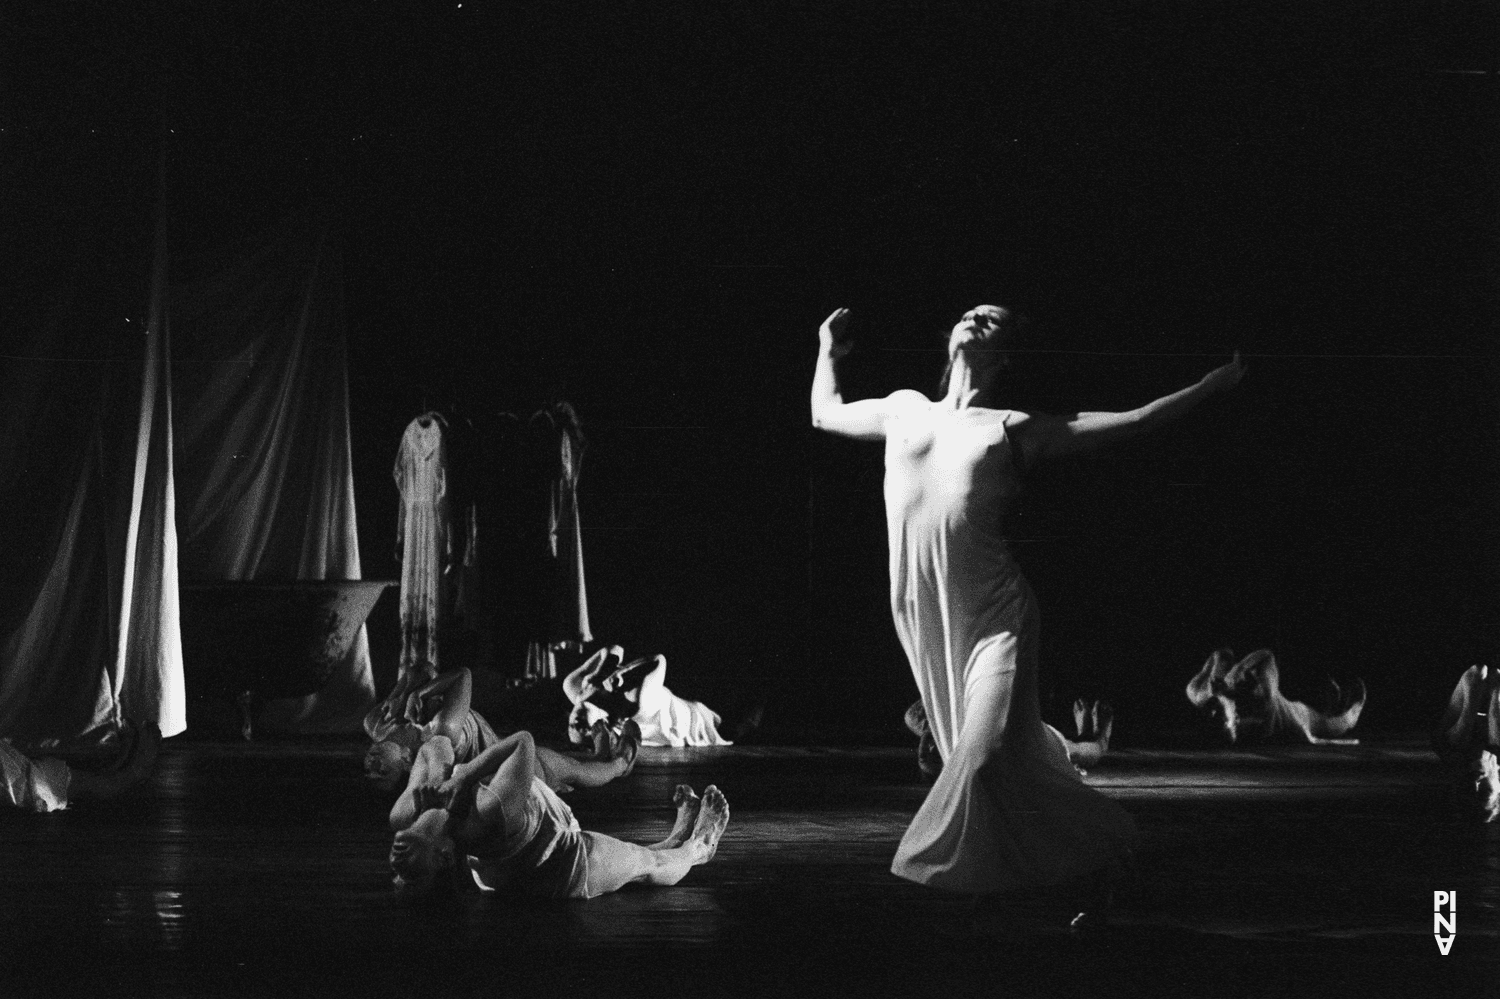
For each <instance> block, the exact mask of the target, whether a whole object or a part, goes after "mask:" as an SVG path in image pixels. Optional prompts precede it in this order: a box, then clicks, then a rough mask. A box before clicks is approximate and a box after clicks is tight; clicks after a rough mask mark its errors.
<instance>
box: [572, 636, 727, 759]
mask: <svg viewBox="0 0 1500 999" xmlns="http://www.w3.org/2000/svg"><path fill="white" fill-rule="evenodd" d="M666 680H667V657H666V656H663V655H652V656H639V657H637V658H635V659H632V660H630V661H628V662H627V661H625V650H624V649H622V648H621V647H620V646H618V645H609V646H605V647H604V648H601V649H599V650H598V651H597V652H595V653H594V654H593V655H591V656H589V657H588V659H586V660H584V662H583V664H582V665H580V666H579V667H578V668H577V669H575V670H574V671H573V672H572V673H569V674H568V676H567V677H566V678H565V679H564V680H563V693H565V694H566V695H567V697H568V700H569V701H571V702H572V704H573V710H572V713H571V714H569V716H568V738H569V739H571V740H572V741H573V742H575V743H581V742H585V741H587V740H588V739H589V738H590V733H591V732H592V731H594V729H595V728H596V727H597V726H598V725H599V723H600V722H603V723H604V724H606V725H608V726H609V727H610V728H611V729H618V728H619V727H620V726H621V725H622V724H623V723H624V722H625V721H626V720H627V719H630V720H633V721H634V722H635V723H636V725H637V726H638V727H639V728H640V732H641V745H643V746H672V747H681V746H728V745H732V743H731V742H730V741H729V740H728V739H726V738H724V737H723V736H722V735H720V734H719V728H718V726H719V724H720V722H721V721H722V719H721V718H720V717H719V713H718V712H717V711H714V710H713V709H711V708H710V707H709V706H708V705H706V704H704V703H702V702H701V701H690V700H688V699H687V698H685V697H678V696H677V695H676V694H674V693H672V691H671V690H669V689H667V686H666Z"/></svg>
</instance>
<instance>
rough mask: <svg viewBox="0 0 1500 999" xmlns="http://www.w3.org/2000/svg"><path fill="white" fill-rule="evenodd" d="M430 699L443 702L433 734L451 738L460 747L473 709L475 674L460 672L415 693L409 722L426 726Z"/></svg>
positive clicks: (411, 701) (409, 711)
mask: <svg viewBox="0 0 1500 999" xmlns="http://www.w3.org/2000/svg"><path fill="white" fill-rule="evenodd" d="M429 697H442V699H443V706H442V707H441V708H440V709H438V713H437V717H436V718H435V719H434V725H433V735H442V736H447V737H448V738H449V739H451V740H452V741H453V743H454V744H455V745H456V744H457V743H458V740H459V737H460V735H461V734H462V732H463V727H464V719H466V718H467V717H468V716H469V707H470V706H471V705H472V704H473V702H474V676H473V674H472V673H470V672H469V671H468V669H456V670H453V671H452V672H449V673H444V674H443V675H442V676H439V677H438V678H437V679H436V680H433V681H432V682H431V683H429V684H427V685H426V686H425V687H423V688H422V689H421V690H417V691H414V692H413V693H412V694H411V697H410V699H409V700H408V702H407V708H406V717H407V719H408V720H409V721H411V722H413V723H414V724H417V725H420V724H422V703H423V702H424V701H425V700H426V699H427V698H429ZM414 716H415V717H414Z"/></svg>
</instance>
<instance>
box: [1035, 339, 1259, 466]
mask: <svg viewBox="0 0 1500 999" xmlns="http://www.w3.org/2000/svg"><path fill="white" fill-rule="evenodd" d="M1244 375H1245V364H1244V362H1243V361H1241V360H1240V355H1239V353H1238V352H1236V353H1235V355H1234V359H1233V360H1232V361H1230V362H1229V363H1228V364H1225V365H1223V366H1221V367H1218V368H1215V369H1214V370H1213V371H1210V372H1209V373H1208V374H1206V375H1204V376H1203V377H1202V378H1201V379H1199V380H1198V381H1196V382H1194V383H1193V384H1192V385H1189V386H1188V387H1187V388H1185V389H1180V390H1179V391H1176V392H1173V393H1172V394H1171V395H1165V396H1162V397H1161V398H1160V399H1154V400H1152V401H1151V402H1148V403H1146V405H1144V406H1140V407H1138V408H1136V409H1131V410H1126V411H1125V412H1122V413H1074V414H1073V415H1071V416H1050V415H1047V414H1044V413H1035V414H1030V415H1026V414H1019V418H1018V419H1017V420H1016V422H1015V423H1014V424H1012V428H1011V429H1012V432H1013V434H1014V437H1015V440H1016V441H1017V442H1018V444H1019V445H1020V446H1021V449H1022V451H1023V452H1024V453H1025V458H1026V461H1027V463H1028V464H1029V463H1031V462H1034V461H1036V460H1037V459H1039V458H1056V457H1060V456H1062V455H1067V454H1074V453H1076V452H1079V451H1088V450H1092V449H1094V448H1099V447H1105V446H1108V445H1110V444H1114V443H1117V442H1119V441H1122V440H1126V439H1128V438H1131V437H1135V436H1137V435H1139V434H1143V433H1149V432H1150V431H1153V430H1156V429H1158V428H1160V427H1163V426H1166V425H1167V424H1168V423H1171V422H1173V421H1175V420H1178V419H1181V418H1182V417H1183V416H1186V415H1187V413H1188V412H1189V411H1190V410H1191V409H1192V408H1193V407H1194V406H1196V405H1198V404H1199V403H1200V402H1202V401H1203V400H1204V399H1207V398H1208V397H1209V396H1211V395H1214V394H1216V393H1219V392H1225V391H1228V390H1229V389H1231V388H1233V387H1234V386H1235V385H1237V384H1239V381H1240V379H1241V378H1243V377H1244Z"/></svg>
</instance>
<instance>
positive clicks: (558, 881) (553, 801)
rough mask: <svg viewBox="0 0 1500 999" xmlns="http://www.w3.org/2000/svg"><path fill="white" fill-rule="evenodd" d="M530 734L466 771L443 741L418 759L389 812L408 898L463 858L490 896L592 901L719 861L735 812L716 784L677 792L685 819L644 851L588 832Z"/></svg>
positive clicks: (394, 858) (400, 885)
mask: <svg viewBox="0 0 1500 999" xmlns="http://www.w3.org/2000/svg"><path fill="white" fill-rule="evenodd" d="M547 766H548V764H547V761H546V760H545V759H544V758H543V757H541V756H539V755H538V754H537V751H536V744H535V742H534V741H533V740H532V737H531V733H530V732H525V731H521V732H517V733H515V734H514V735H511V736H507V737H506V738H504V739H501V740H500V741H499V742H498V743H496V744H495V745H493V746H490V747H489V748H487V749H485V751H484V752H482V753H480V754H479V755H478V756H476V757H475V758H474V759H473V760H471V761H469V762H468V763H455V762H454V758H453V747H452V744H451V743H449V742H448V740H447V739H445V738H443V737H442V736H438V737H436V738H433V739H430V740H428V741H427V742H426V743H424V744H423V746H422V748H421V751H420V752H419V753H418V754H417V762H416V765H415V766H414V767H413V768H412V772H411V780H410V782H409V783H408V785H407V789H406V790H405V791H404V792H403V793H402V795H401V797H400V798H399V799H398V800H397V801H396V805H395V807H394V808H392V809H391V828H392V829H394V830H396V836H395V840H394V842H393V843H392V844H391V857H390V863H391V870H392V871H393V872H394V873H395V879H394V881H395V885H396V888H397V890H398V891H400V892H402V893H403V894H423V893H426V892H427V891H428V890H430V889H431V888H432V887H433V885H434V884H435V883H436V882H437V879H438V878H439V877H440V876H442V875H443V874H444V872H446V871H452V870H455V869H456V868H457V866H458V858H460V857H462V858H463V860H464V863H465V864H466V866H467V867H468V870H469V873H470V874H471V875H472V876H473V878H474V883H475V884H477V885H478V886H479V887H480V888H481V889H482V890H484V891H497V890H500V889H505V890H508V891H513V892H517V893H523V894H530V895H540V896H543V897H546V898H593V897H595V896H597V895H603V894H605V893H607V892H612V891H616V890H617V889H619V888H622V887H624V886H625V885H627V884H631V883H633V882H644V883H646V884H652V885H674V884H676V883H677V882H678V881H681V880H682V878H683V876H684V875H686V874H687V872H688V871H689V870H690V869H692V868H693V867H694V866H696V865H698V864H705V863H707V862H708V861H709V860H711V859H713V855H714V852H715V850H717V849H718V845H719V837H720V836H721V835H723V833H724V827H725V826H726V825H728V823H729V805H728V803H727V802H726V801H725V800H724V796H723V795H722V794H720V793H719V789H718V788H716V787H713V786H712V785H710V786H709V787H708V788H707V789H705V790H704V792H703V797H702V799H701V800H700V799H699V798H698V797H697V795H695V794H694V793H693V790H692V788H690V787H688V786H687V785H685V784H682V785H678V787H677V792H676V794H675V795H674V797H673V801H674V803H675V804H676V805H677V821H676V824H675V825H674V826H673V827H672V831H671V833H670V834H669V835H668V836H667V838H666V839H664V840H662V841H661V842H660V843H656V844H653V845H652V846H638V845H636V844H634V843H626V842H624V841H622V840H618V839H614V838H613V837H610V836H605V835H602V834H600V833H595V832H585V831H583V830H581V829H580V828H579V827H578V820H577V819H575V818H574V817H573V812H572V810H570V809H569V808H568V806H567V805H566V804H564V803H563V801H562V799H560V798H558V797H557V795H555V794H553V793H552V790H551V787H550V785H551V784H553V783H554V782H555V781H556V777H555V776H554V775H550V774H549V773H548V771H547Z"/></svg>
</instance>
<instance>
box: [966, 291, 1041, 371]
mask: <svg viewBox="0 0 1500 999" xmlns="http://www.w3.org/2000/svg"><path fill="white" fill-rule="evenodd" d="M1025 322H1026V321H1025V319H1023V318H1022V317H1021V316H1019V315H1017V314H1016V313H1014V312H1012V311H1011V310H1010V309H1007V308H1005V307H1004V306H1000V305H976V306H974V308H972V309H970V310H969V311H968V312H965V313H964V314H963V318H961V319H959V321H958V322H957V323H955V324H954V326H953V331H952V332H951V333H949V334H948V357H949V359H950V360H951V359H952V358H954V357H956V356H957V355H958V352H959V351H964V352H965V353H966V354H968V355H969V360H970V362H971V363H975V362H979V363H984V362H985V361H986V360H987V361H988V362H989V363H992V364H993V363H999V364H1004V362H1005V361H1006V360H1007V359H1008V353H1007V352H1008V351H1009V350H1010V349H1011V347H1012V345H1013V341H1014V339H1015V336H1016V334H1017V333H1018V332H1020V330H1021V327H1022V326H1024V325H1025Z"/></svg>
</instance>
